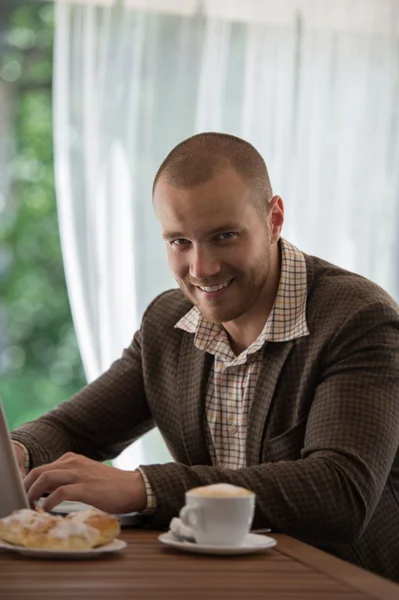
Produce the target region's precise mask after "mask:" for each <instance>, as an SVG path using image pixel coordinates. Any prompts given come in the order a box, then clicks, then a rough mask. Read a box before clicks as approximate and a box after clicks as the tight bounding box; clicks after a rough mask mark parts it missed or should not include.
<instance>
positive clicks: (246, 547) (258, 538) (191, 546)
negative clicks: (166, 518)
mask: <svg viewBox="0 0 399 600" xmlns="http://www.w3.org/2000/svg"><path fill="white" fill-rule="evenodd" d="M158 539H159V541H160V542H162V544H166V546H170V547H172V548H176V549H178V550H183V551H184V552H193V553H194V554H220V555H226V556H231V555H234V554H253V553H255V552H262V551H263V550H268V549H269V548H273V547H274V546H275V545H276V544H277V541H276V540H275V539H274V538H271V537H268V536H266V535H257V534H256V533H248V535H246V536H245V539H244V542H243V543H242V544H241V545H240V546H205V545H204V544H197V543H196V542H189V541H186V540H185V541H180V540H177V539H176V538H175V536H174V535H173V533H172V532H171V531H168V532H166V533H162V534H161V535H160V536H159V537H158Z"/></svg>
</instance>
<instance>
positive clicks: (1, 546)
mask: <svg viewBox="0 0 399 600" xmlns="http://www.w3.org/2000/svg"><path fill="white" fill-rule="evenodd" d="M126 546H127V544H126V542H124V541H123V540H118V539H116V540H113V541H112V542H110V543H109V544H105V545H104V546H99V547H98V548H91V549H90V550H44V549H42V548H24V547H23V546H13V545H12V544H7V543H6V542H3V541H1V540H0V550H9V551H11V552H16V553H17V554H22V555H23V556H29V557H31V558H47V559H48V560H49V559H53V558H57V559H59V558H63V559H82V558H97V557H98V556H99V555H100V554H108V553H110V552H120V551H121V550H123V549H124V548H126Z"/></svg>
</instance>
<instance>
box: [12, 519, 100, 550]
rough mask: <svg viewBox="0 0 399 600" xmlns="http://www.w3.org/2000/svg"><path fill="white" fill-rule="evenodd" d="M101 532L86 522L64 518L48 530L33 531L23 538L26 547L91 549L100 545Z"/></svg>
mask: <svg viewBox="0 0 399 600" xmlns="http://www.w3.org/2000/svg"><path fill="white" fill-rule="evenodd" d="M99 540H100V532H99V531H98V530H97V529H95V528H94V527H90V525H86V524H85V523H76V522H74V521H72V520H71V519H66V518H65V519H63V518H61V520H60V521H58V522H56V523H54V524H53V526H52V527H50V528H49V529H47V530H46V531H42V532H37V531H31V532H29V533H28V534H26V535H25V536H24V538H23V540H22V545H23V546H25V547H26V548H41V549H45V550H90V549H91V548H93V547H94V546H98V543H99Z"/></svg>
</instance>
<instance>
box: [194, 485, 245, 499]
mask: <svg viewBox="0 0 399 600" xmlns="http://www.w3.org/2000/svg"><path fill="white" fill-rule="evenodd" d="M253 493H254V492H251V491H250V490H247V489H246V488H243V487H239V486H237V485H231V484H230V483H214V484H212V485H203V486H201V487H197V488H193V489H192V490H189V494H193V495H195V496H201V497H203V498H240V497H243V496H252V495H253Z"/></svg>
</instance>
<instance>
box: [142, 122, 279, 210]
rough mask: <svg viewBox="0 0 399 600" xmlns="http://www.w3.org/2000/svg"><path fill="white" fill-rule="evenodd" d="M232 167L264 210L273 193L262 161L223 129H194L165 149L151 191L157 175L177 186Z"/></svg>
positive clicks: (187, 185) (246, 144) (192, 183)
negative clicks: (177, 142)
mask: <svg viewBox="0 0 399 600" xmlns="http://www.w3.org/2000/svg"><path fill="white" fill-rule="evenodd" d="M228 167H232V168H233V169H234V170H235V171H236V173H237V174H239V175H240V176H241V177H242V178H243V179H244V180H246V181H248V183H250V184H251V185H252V187H253V189H254V192H255V194H254V203H255V205H256V207H257V208H259V209H261V210H263V211H264V210H265V209H267V208H268V202H269V200H270V199H271V198H272V196H273V192H272V187H271V185H270V179H269V174H268V171H267V167H266V164H265V161H264V160H263V158H262V156H261V155H260V154H259V152H258V151H257V150H256V148H254V146H252V145H251V144H250V143H249V142H246V141H245V140H243V139H241V138H239V137H236V136H234V135H229V134H227V133H214V132H206V133H198V134H196V135H193V136H192V137H189V138H188V139H186V140H184V141H183V142H181V143H180V144H178V145H177V146H175V147H174V148H173V150H171V152H169V154H168V156H167V157H166V158H165V160H164V161H163V163H162V164H161V166H160V167H159V169H158V172H157V174H156V176H155V179H154V184H153V188H152V194H153V195H154V191H155V187H156V185H157V183H158V181H159V179H160V177H161V176H163V175H165V176H166V177H167V179H168V180H169V182H170V183H171V184H172V185H173V186H175V187H177V188H183V189H184V188H191V187H195V186H196V185H199V184H201V183H204V182H206V181H209V180H210V179H212V177H214V176H215V175H216V174H217V173H219V172H221V171H222V170H224V169H226V168H228Z"/></svg>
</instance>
